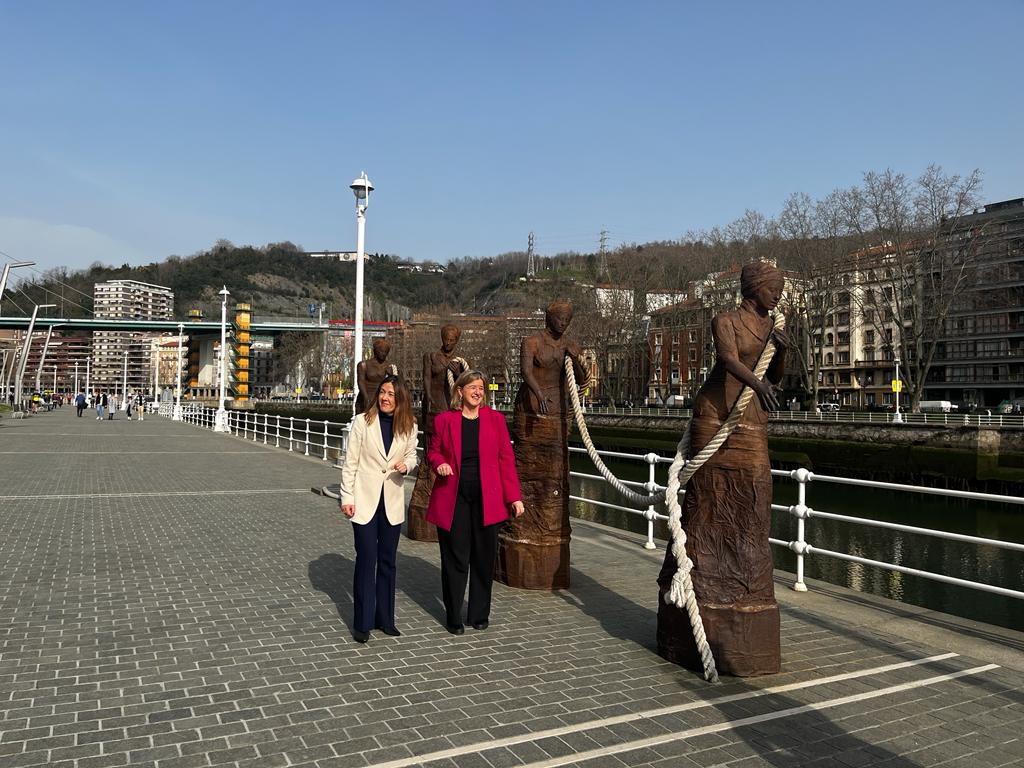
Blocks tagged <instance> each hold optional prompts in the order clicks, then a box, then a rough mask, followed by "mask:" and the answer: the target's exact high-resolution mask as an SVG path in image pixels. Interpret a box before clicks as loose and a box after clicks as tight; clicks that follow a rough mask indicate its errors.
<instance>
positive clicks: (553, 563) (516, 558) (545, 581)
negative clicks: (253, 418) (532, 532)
mask: <svg viewBox="0 0 1024 768" xmlns="http://www.w3.org/2000/svg"><path fill="white" fill-rule="evenodd" d="M494 578H495V580H497V581H499V582H501V583H502V584H505V585H507V586H510V587H515V588H517V589H547V590H553V589H568V588H569V541H568V539H567V540H565V541H563V542H560V543H557V544H553V545H550V546H544V545H539V544H527V543H524V542H517V541H514V540H510V539H508V538H506V536H505V532H504V531H502V532H501V533H500V534H498V559H497V565H496V566H495V571H494Z"/></svg>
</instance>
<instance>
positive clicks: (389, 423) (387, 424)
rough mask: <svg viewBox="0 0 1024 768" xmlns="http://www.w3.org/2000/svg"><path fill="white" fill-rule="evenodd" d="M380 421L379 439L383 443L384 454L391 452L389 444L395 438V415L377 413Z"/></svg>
mask: <svg viewBox="0 0 1024 768" xmlns="http://www.w3.org/2000/svg"><path fill="white" fill-rule="evenodd" d="M377 418H378V419H379V420H380V437H381V440H383V441H384V453H387V452H388V451H390V450H391V442H392V441H393V440H394V437H395V415H394V414H393V413H381V412H380V411H378V412H377Z"/></svg>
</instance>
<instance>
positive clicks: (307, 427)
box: [305, 419, 309, 456]
mask: <svg viewBox="0 0 1024 768" xmlns="http://www.w3.org/2000/svg"><path fill="white" fill-rule="evenodd" d="M305 455H306V456H309V419H306V453H305Z"/></svg>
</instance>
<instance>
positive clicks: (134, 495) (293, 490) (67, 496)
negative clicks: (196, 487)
mask: <svg viewBox="0 0 1024 768" xmlns="http://www.w3.org/2000/svg"><path fill="white" fill-rule="evenodd" d="M256 493H309V488H241V489H239V490H237V491H149V492H144V493H51V494H45V495H41V496H0V501H31V500H34V499H38V500H45V499H139V498H148V497H151V496H252V495H253V494H256Z"/></svg>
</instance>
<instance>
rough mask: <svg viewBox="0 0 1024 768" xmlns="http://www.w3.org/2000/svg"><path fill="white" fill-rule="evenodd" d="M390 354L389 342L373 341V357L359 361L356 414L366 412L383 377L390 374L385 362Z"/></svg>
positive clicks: (384, 340)
mask: <svg viewBox="0 0 1024 768" xmlns="http://www.w3.org/2000/svg"><path fill="white" fill-rule="evenodd" d="M390 352H391V342H390V341H388V340H387V339H374V342H373V357H369V358H367V359H366V360H360V361H359V364H358V365H357V366H356V376H357V377H358V381H359V395H358V396H357V397H356V413H362V412H363V411H365V410H366V404H367V403H368V402H370V401H372V400H373V393H374V392H376V391H377V387H379V386H380V383H381V382H382V381H384V377H385V376H387V375H388V373H389V372H391V368H392V367H393V366H392V365H391V364H389V363H388V362H387V359H388V354H390ZM396 370H397V369H396Z"/></svg>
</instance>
